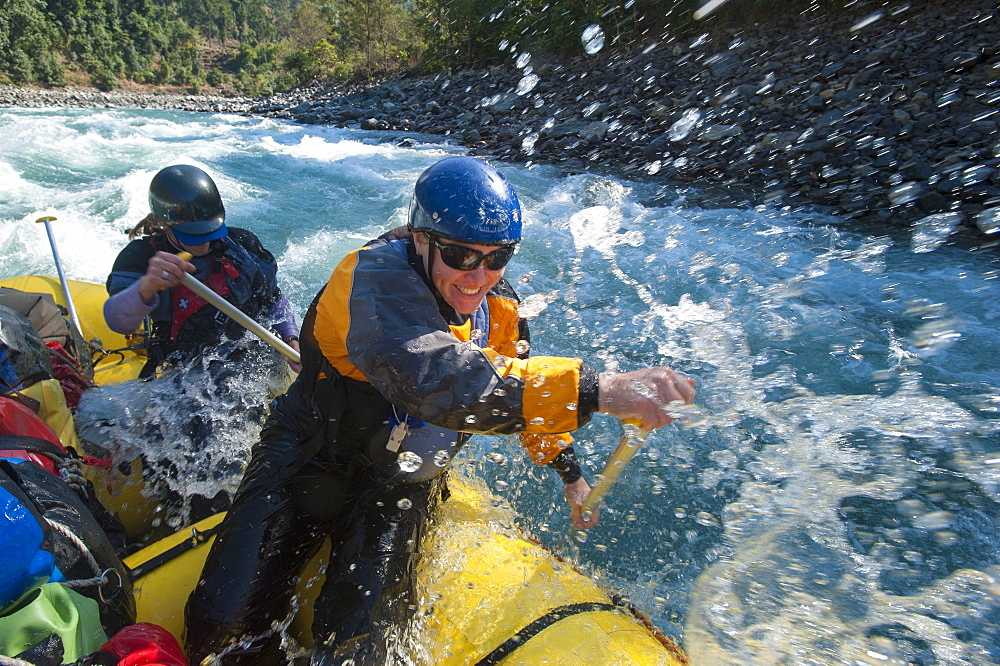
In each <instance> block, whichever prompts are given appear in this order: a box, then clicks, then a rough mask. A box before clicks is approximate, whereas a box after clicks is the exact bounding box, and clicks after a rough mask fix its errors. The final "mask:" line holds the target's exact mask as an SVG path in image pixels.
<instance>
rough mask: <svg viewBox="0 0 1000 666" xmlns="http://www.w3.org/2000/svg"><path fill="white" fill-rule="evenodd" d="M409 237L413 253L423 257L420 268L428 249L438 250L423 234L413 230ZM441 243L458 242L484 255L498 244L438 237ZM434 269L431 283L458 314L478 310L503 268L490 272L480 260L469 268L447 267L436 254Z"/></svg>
mask: <svg viewBox="0 0 1000 666" xmlns="http://www.w3.org/2000/svg"><path fill="white" fill-rule="evenodd" d="M413 240H414V242H415V243H416V246H417V253H418V254H419V255H420V256H421V257H423V259H424V267H426V266H427V264H428V257H429V256H430V253H431V252H435V253H437V252H438V250H437V249H436V248H435V247H434V246H433V245H431V243H430V240H429V239H428V237H427V234H424V233H415V234H414V235H413ZM439 242H440V243H441V244H442V245H461V246H462V247H468V248H472V249H473V250H479V251H480V252H482V253H484V254H487V253H489V252H492V251H493V250H497V249H499V248H500V247H501V246H499V245H474V244H472V243H455V242H454V241H450V240H445V239H441V240H440V241H439ZM433 265H434V268H433V271H432V274H431V282H433V283H434V287H435V288H436V289H437V290H438V293H439V294H441V297H442V298H444V300H445V302H446V303H447V304H448V305H450V306H451V307H453V308H455V311H456V312H458V313H460V314H465V315H470V314H472V313H474V312H475V311H476V310H478V309H479V306H480V304H482V302H483V299H484V298H486V294H487V293H489V291H490V289H492V288H493V285H495V284H496V283H497V282H499V281H500V278H502V277H503V273H504V270H505V269H504V268H501V269H500V270H496V271H491V270H490V269H489V268H487V267H486V262H485V261H483V262H480V263H479V265H478V266H476V267H475V268H474V269H473V270H471V271H460V270H457V269H455V268H451V267H449V266H448V265H447V264H445V263H444V261H442V260H441V257H440V255H438V256H436V257H434V262H433Z"/></svg>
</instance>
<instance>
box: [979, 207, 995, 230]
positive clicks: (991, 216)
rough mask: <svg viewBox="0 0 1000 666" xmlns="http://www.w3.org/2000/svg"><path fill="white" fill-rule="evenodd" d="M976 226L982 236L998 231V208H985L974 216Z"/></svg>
mask: <svg viewBox="0 0 1000 666" xmlns="http://www.w3.org/2000/svg"><path fill="white" fill-rule="evenodd" d="M976 226H977V227H979V230H980V231H982V232H983V233H984V234H995V233H997V232H998V231H1000V207H995V208H987V209H986V210H983V211H980V212H979V213H977V214H976Z"/></svg>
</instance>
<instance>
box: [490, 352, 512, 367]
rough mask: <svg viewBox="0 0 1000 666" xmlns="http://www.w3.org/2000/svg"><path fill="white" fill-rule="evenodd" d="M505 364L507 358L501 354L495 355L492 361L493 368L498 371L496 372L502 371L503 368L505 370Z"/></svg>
mask: <svg viewBox="0 0 1000 666" xmlns="http://www.w3.org/2000/svg"><path fill="white" fill-rule="evenodd" d="M507 363H508V360H507V357H506V356H504V355H503V354H500V355H497V356H496V357H494V359H493V367H494V368H496V369H498V370H502V369H503V368H506V367H507Z"/></svg>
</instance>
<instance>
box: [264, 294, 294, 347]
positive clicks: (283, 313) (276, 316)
mask: <svg viewBox="0 0 1000 666" xmlns="http://www.w3.org/2000/svg"><path fill="white" fill-rule="evenodd" d="M268 321H273V322H275V323H274V324H272V328H274V330H275V332H276V333H277V334H278V335H279V336H280V337H281V339H282V340H284V341H285V342H288V340H289V338H298V337H299V325H298V323H297V322H296V321H295V313H294V312H292V304H291V303H289V302H288V299H287V298H285V296H284V294H282V295H281V296H280V297H279V298H278V300H277V301H276V302H275V304H274V305H272V306H271V310H270V312H268Z"/></svg>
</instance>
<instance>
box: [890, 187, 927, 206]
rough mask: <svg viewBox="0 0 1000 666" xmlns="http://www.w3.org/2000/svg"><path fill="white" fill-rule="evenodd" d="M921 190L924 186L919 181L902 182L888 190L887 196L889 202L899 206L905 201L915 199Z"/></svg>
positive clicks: (922, 190)
mask: <svg viewBox="0 0 1000 666" xmlns="http://www.w3.org/2000/svg"><path fill="white" fill-rule="evenodd" d="M923 192H924V187H923V185H921V184H920V183H903V184H902V185H898V186H896V187H894V188H892V189H891V190H889V194H888V195H887V196H888V198H889V203H891V204H892V205H893V206H901V205H903V204H905V203H910V202H911V201H916V200H917V199H919V198H920V195H921V194H923Z"/></svg>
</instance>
